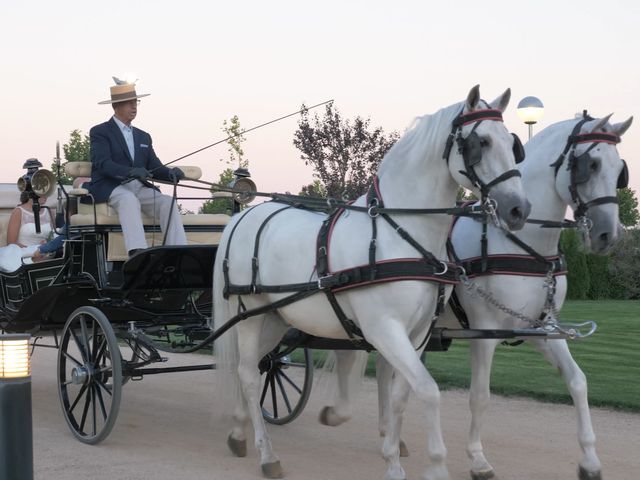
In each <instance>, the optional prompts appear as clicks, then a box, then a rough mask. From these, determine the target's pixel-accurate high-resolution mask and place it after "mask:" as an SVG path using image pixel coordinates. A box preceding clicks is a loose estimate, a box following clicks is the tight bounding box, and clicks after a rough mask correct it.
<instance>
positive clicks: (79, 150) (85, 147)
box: [51, 129, 91, 184]
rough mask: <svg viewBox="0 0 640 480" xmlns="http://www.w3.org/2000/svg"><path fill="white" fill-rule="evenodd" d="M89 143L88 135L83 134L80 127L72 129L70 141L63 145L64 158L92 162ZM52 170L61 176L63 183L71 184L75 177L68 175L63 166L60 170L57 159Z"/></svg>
mask: <svg viewBox="0 0 640 480" xmlns="http://www.w3.org/2000/svg"><path fill="white" fill-rule="evenodd" d="M89 145H90V141H89V136H88V135H82V131H81V130H78V129H76V130H74V131H72V132H71V134H70V135H69V143H65V144H64V145H62V151H63V152H64V159H65V160H66V161H67V162H90V161H91V156H90V154H89ZM51 171H52V172H53V173H55V174H56V175H57V176H58V177H59V178H60V180H61V181H62V183H67V184H70V183H72V182H73V178H71V177H70V176H69V175H67V174H66V173H65V171H64V169H63V168H60V171H58V165H57V164H56V162H55V161H54V162H53V163H52V164H51Z"/></svg>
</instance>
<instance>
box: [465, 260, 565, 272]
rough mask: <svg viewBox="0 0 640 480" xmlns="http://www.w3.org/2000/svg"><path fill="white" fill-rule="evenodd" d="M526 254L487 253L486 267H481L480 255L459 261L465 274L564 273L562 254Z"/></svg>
mask: <svg viewBox="0 0 640 480" xmlns="http://www.w3.org/2000/svg"><path fill="white" fill-rule="evenodd" d="M540 258H541V259H542V262H541V261H539V260H538V259H537V258H536V257H533V256H528V255H489V256H488V257H487V258H486V267H484V268H483V266H484V265H483V262H482V260H483V259H482V257H474V258H469V259H465V260H463V261H461V262H460V266H461V267H462V268H463V269H464V271H465V272H466V274H467V276H469V277H476V276H481V275H523V276H534V277H545V276H547V275H548V274H549V273H551V274H552V275H553V276H558V275H566V273H567V261H566V259H565V257H564V255H554V256H549V257H540Z"/></svg>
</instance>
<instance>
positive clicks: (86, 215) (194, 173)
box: [64, 162, 231, 226]
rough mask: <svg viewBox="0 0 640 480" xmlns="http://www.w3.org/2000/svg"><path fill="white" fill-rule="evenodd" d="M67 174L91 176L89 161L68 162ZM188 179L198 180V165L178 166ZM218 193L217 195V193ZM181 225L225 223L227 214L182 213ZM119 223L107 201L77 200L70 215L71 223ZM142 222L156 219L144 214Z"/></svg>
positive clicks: (79, 191)
mask: <svg viewBox="0 0 640 480" xmlns="http://www.w3.org/2000/svg"><path fill="white" fill-rule="evenodd" d="M64 169H65V172H66V173H67V175H69V176H71V177H74V178H77V177H91V162H68V163H66V164H65V166H64ZM180 170H182V171H183V172H184V174H185V177H186V179H188V180H198V179H200V177H201V176H202V170H201V169H200V167H182V166H181V167H180ZM68 193H69V195H71V196H75V197H82V196H87V195H89V190H88V189H86V188H82V187H81V188H74V189H72V190H70V191H69V192H68ZM218 193H219V194H220V195H219V194H218ZM213 196H214V197H229V196H231V194H230V193H228V192H216V193H215V194H214V195H213ZM181 218H182V224H183V225H185V226H186V225H226V224H227V223H228V222H229V216H228V215H224V214H210V213H207V214H197V215H196V214H186V215H182V216H181ZM94 220H95V224H97V225H120V219H119V218H118V214H117V213H116V211H115V209H114V208H113V207H112V206H111V205H109V203H108V202H104V203H96V204H95V218H94V204H93V203H81V202H78V212H77V213H76V214H75V215H72V216H71V219H70V221H71V225H94ZM142 223H143V224H144V225H154V224H156V223H157V220H156V221H154V219H153V218H151V217H148V216H146V215H142Z"/></svg>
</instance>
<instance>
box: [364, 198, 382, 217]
mask: <svg viewBox="0 0 640 480" xmlns="http://www.w3.org/2000/svg"><path fill="white" fill-rule="evenodd" d="M378 205H379V202H378V199H377V198H374V199H372V200H371V203H370V204H369V210H367V215H369V216H370V217H371V218H376V217H377V216H379V215H380V214H379V213H377V212H376V211H375V209H376V208H378Z"/></svg>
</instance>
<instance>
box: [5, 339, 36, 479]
mask: <svg viewBox="0 0 640 480" xmlns="http://www.w3.org/2000/svg"><path fill="white" fill-rule="evenodd" d="M29 338H30V335H29V334H0V478H2V479H5V478H6V479H11V480H33V433H32V432H33V425H32V420H31V362H30V358H29Z"/></svg>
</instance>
